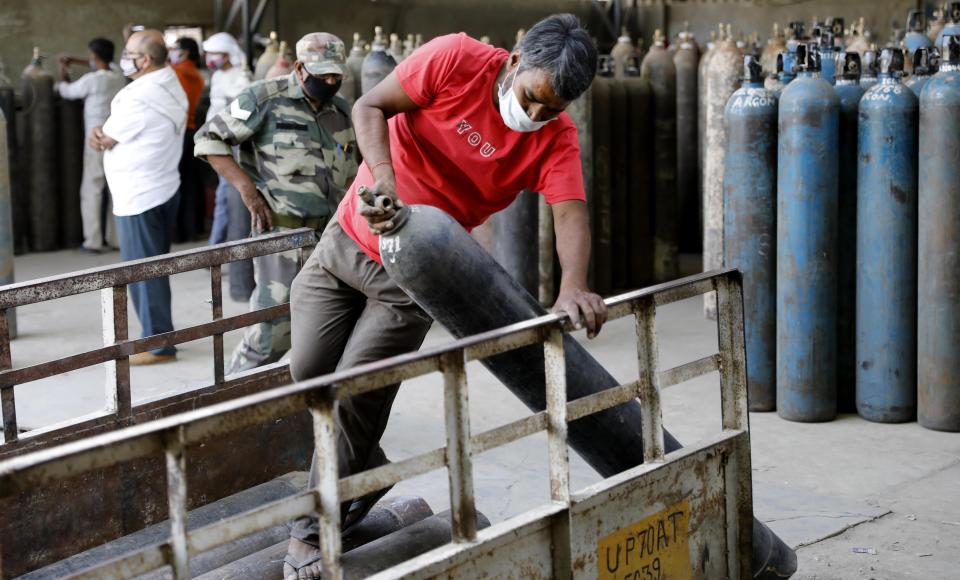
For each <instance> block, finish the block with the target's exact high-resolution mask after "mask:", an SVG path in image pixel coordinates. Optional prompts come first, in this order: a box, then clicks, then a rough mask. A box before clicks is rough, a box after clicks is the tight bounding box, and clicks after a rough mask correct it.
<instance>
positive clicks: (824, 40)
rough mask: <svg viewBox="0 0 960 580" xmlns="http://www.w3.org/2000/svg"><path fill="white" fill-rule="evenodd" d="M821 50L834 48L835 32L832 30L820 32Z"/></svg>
mask: <svg viewBox="0 0 960 580" xmlns="http://www.w3.org/2000/svg"><path fill="white" fill-rule="evenodd" d="M818 40H819V41H820V48H833V32H832V31H830V30H824V29H821V30H820V37H819V39H818Z"/></svg>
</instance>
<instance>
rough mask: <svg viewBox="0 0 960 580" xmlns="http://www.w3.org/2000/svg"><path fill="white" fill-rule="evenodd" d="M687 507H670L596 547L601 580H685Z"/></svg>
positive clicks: (631, 525) (683, 504)
mask: <svg viewBox="0 0 960 580" xmlns="http://www.w3.org/2000/svg"><path fill="white" fill-rule="evenodd" d="M689 508H690V506H689V505H688V504H687V502H686V501H683V502H680V503H678V504H676V505H673V506H670V507H668V508H667V509H665V510H663V511H661V512H658V513H656V514H654V515H652V516H650V517H648V518H646V519H643V520H641V521H639V522H637V523H634V524H630V525H629V526H626V527H624V528H620V529H619V530H617V531H616V532H614V533H612V534H610V535H609V536H605V537H603V538H601V539H600V541H599V542H598V543H597V578H599V579H601V580H614V579H615V580H688V579H689V578H690V551H689V548H688V547H687V537H688V535H689V533H690V530H689V527H688V523H689V521H690V509H689Z"/></svg>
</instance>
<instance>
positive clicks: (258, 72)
mask: <svg viewBox="0 0 960 580" xmlns="http://www.w3.org/2000/svg"><path fill="white" fill-rule="evenodd" d="M279 48H280V47H279V46H278V44H277V33H276V31H271V32H270V40H268V41H267V46H266V48H264V50H263V54H261V55H260V58H258V59H257V66H256V67H255V68H254V71H253V80H255V81H259V80H262V79H265V78H266V77H267V71H269V70H270V67H272V66H273V63H275V62H277V56H278V55H279V54H280V50H279Z"/></svg>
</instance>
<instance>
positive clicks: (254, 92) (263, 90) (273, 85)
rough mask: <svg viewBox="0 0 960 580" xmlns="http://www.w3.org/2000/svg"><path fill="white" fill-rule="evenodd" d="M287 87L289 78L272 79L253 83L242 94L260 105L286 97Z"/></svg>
mask: <svg viewBox="0 0 960 580" xmlns="http://www.w3.org/2000/svg"><path fill="white" fill-rule="evenodd" d="M289 86H290V77H289V76H282V77H274V78H272V79H263V80H259V81H255V82H253V83H252V84H251V85H250V86H249V87H247V88H246V89H244V91H243V93H242V94H246V95H248V96H249V97H250V98H251V99H252V100H253V101H254V102H256V104H257V105H262V104H263V103H265V102H267V101H269V100H272V99H276V98H283V97H286V95H287V89H288V88H289Z"/></svg>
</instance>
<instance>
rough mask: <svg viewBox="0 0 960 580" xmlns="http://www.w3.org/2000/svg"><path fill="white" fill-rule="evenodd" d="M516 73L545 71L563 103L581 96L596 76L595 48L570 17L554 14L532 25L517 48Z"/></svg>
mask: <svg viewBox="0 0 960 580" xmlns="http://www.w3.org/2000/svg"><path fill="white" fill-rule="evenodd" d="M517 49H518V50H519V51H520V71H521V72H522V71H525V70H528V69H533V68H538V69H541V70H544V71H546V73H547V74H548V75H549V76H550V79H551V83H552V84H553V92H555V93H556V94H557V96H558V97H559V98H561V99H563V100H564V101H568V102H569V101H573V100H574V99H576V98H577V97H579V96H580V95H582V94H583V93H584V92H586V90H587V89H588V88H590V83H592V82H593V77H594V76H596V74H597V48H596V47H595V46H594V45H593V40H591V39H590V35H589V34H587V31H586V30H585V29H584V28H582V27H581V26H580V20H579V19H577V17H576V16H574V15H573V14H554V15H553V16H548V17H546V18H544V19H543V20H541V21H540V22H537V23H536V24H534V25H533V28H531V29H530V31H529V32H527V33H526V35H524V37H523V38H522V39H521V40H520V43H519V44H518V45H517Z"/></svg>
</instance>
